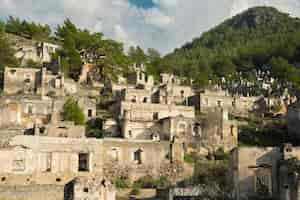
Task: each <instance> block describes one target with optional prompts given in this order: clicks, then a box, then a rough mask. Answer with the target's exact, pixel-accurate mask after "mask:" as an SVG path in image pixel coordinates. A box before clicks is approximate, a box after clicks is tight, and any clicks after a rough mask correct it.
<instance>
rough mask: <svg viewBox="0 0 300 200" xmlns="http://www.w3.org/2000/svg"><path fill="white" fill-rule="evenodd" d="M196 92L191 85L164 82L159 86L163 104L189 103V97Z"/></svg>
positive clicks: (160, 101) (160, 100)
mask: <svg viewBox="0 0 300 200" xmlns="http://www.w3.org/2000/svg"><path fill="white" fill-rule="evenodd" d="M194 95H195V93H194V92H193V89H192V88H191V87H190V86H181V85H174V84H164V85H161V86H159V89H158V98H159V103H162V104H176V105H187V106H188V105H189V98H191V97H193V96H194Z"/></svg>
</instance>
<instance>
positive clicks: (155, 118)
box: [153, 112, 158, 120]
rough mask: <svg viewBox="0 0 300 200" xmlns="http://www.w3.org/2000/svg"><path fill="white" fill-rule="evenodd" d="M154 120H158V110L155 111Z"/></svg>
mask: <svg viewBox="0 0 300 200" xmlns="http://www.w3.org/2000/svg"><path fill="white" fill-rule="evenodd" d="M153 120H158V112H155V113H153Z"/></svg>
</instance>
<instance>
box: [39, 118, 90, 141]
mask: <svg viewBox="0 0 300 200" xmlns="http://www.w3.org/2000/svg"><path fill="white" fill-rule="evenodd" d="M37 129H39V130H37V131H38V132H37V134H36V135H40V136H48V137H68V138H85V126H80V125H75V124H74V122H60V123H57V124H48V125H46V126H45V127H38V128H37ZM43 129H44V130H43Z"/></svg>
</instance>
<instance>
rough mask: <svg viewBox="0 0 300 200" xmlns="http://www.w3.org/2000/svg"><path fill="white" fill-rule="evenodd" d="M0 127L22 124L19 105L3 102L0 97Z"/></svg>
mask: <svg viewBox="0 0 300 200" xmlns="http://www.w3.org/2000/svg"><path fill="white" fill-rule="evenodd" d="M0 101H2V104H1V105H0V127H1V128H6V127H9V126H20V125H21V124H22V117H21V116H22V115H21V105H20V104H17V103H13V102H12V103H9V102H8V103H5V102H3V101H4V99H0Z"/></svg>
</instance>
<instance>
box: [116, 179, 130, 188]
mask: <svg viewBox="0 0 300 200" xmlns="http://www.w3.org/2000/svg"><path fill="white" fill-rule="evenodd" d="M114 182H115V186H116V188H120V189H123V188H128V182H127V180H125V179H121V178H117V179H116V180H115V181H114Z"/></svg>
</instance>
